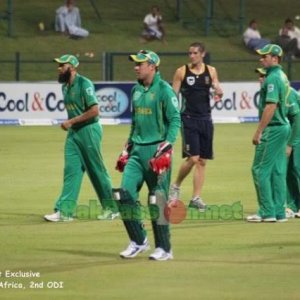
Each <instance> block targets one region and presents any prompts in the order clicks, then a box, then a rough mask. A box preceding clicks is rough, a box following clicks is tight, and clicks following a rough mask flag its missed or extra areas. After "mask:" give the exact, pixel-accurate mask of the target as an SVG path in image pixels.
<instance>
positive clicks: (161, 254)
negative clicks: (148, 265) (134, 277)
mask: <svg viewBox="0 0 300 300" xmlns="http://www.w3.org/2000/svg"><path fill="white" fill-rule="evenodd" d="M149 259H150V260H160V261H161V260H170V259H173V254H172V251H171V250H170V252H167V251H165V250H164V249H162V248H160V247H158V248H156V249H155V250H154V252H153V253H152V254H151V255H150V256H149Z"/></svg>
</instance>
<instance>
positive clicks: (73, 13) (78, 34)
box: [55, 0, 89, 39]
mask: <svg viewBox="0 0 300 300" xmlns="http://www.w3.org/2000/svg"><path fill="white" fill-rule="evenodd" d="M55 30H56V31H59V32H62V33H64V34H67V35H69V36H70V37H71V38H75V39H77V38H84V37H87V36H88V35H89V32H88V31H87V30H86V29H83V28H81V17H80V13H79V8H78V7H76V6H75V5H74V0H66V4H65V5H63V6H61V7H59V8H58V9H57V10H56V15H55Z"/></svg>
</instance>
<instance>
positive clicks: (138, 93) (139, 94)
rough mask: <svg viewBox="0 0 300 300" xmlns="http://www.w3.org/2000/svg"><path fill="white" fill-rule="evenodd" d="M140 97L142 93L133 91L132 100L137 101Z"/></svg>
mask: <svg viewBox="0 0 300 300" xmlns="http://www.w3.org/2000/svg"><path fill="white" fill-rule="evenodd" d="M141 95H142V93H141V92H140V91H135V92H134V94H133V96H132V100H133V101H137V100H138V99H139V98H140V97H141Z"/></svg>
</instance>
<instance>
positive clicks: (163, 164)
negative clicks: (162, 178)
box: [149, 142, 173, 175]
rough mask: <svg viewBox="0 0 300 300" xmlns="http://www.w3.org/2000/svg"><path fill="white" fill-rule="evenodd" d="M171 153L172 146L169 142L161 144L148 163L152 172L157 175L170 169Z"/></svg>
mask: <svg viewBox="0 0 300 300" xmlns="http://www.w3.org/2000/svg"><path fill="white" fill-rule="evenodd" d="M172 153H173V149H172V145H171V144H170V143H169V142H163V143H161V144H160V145H159V146H158V148H157V151H156V152H155V154H154V156H153V158H151V159H150V161H149V164H150V168H151V169H152V171H153V172H154V173H156V174H157V175H160V174H162V173H163V172H165V171H167V170H168V169H169V168H170V167H171V162H172Z"/></svg>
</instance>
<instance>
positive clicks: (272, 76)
mask: <svg viewBox="0 0 300 300" xmlns="http://www.w3.org/2000/svg"><path fill="white" fill-rule="evenodd" d="M257 53H258V54H259V55H260V62H261V64H262V66H263V67H264V68H265V70H266V78H265V80H264V82H263V83H262V86H261V89H260V101H259V120H260V121H259V124H258V127H257V130H256V132H255V134H254V136H253V139H252V143H253V144H254V145H255V156H254V161H253V165H252V175H253V180H254V185H255V188H256V194H257V200H258V206H259V209H258V213H257V214H256V215H252V216H248V217H247V221H249V222H276V221H277V222H284V221H286V220H287V219H286V216H285V200H286V147H287V142H288V137H289V134H290V125H289V121H288V119H287V117H286V116H287V112H288V103H287V97H288V92H289V81H288V79H287V76H286V75H285V73H284V72H283V71H282V68H281V66H280V62H281V57H282V55H283V51H282V49H281V48H280V47H279V46H278V45H275V44H268V45H266V46H265V47H263V48H262V49H259V50H257ZM275 166H276V168H275Z"/></svg>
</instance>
